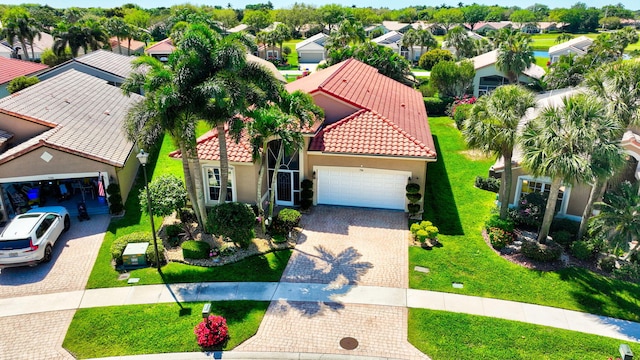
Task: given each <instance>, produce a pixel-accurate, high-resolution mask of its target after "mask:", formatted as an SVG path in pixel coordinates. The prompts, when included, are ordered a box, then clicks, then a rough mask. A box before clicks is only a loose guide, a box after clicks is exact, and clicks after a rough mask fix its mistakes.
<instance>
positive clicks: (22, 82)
mask: <svg viewBox="0 0 640 360" xmlns="http://www.w3.org/2000/svg"><path fill="white" fill-rule="evenodd" d="M39 82H40V79H38V78H37V77H35V76H29V77H26V76H18V77H17V78H14V79H13V80H11V81H9V84H8V85H7V92H9V94H13V93H14V92H18V91H20V90H22V89H26V88H28V87H29V86H31V85H35V84H37V83H39Z"/></svg>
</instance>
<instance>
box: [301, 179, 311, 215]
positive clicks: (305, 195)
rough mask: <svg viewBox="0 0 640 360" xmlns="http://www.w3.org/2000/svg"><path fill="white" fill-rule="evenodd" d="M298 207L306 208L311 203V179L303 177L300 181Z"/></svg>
mask: <svg viewBox="0 0 640 360" xmlns="http://www.w3.org/2000/svg"><path fill="white" fill-rule="evenodd" d="M300 187H301V188H302V190H301V191H300V208H301V209H302V210H308V209H309V208H310V207H311V205H313V181H311V180H309V179H304V180H302V182H301V183H300Z"/></svg>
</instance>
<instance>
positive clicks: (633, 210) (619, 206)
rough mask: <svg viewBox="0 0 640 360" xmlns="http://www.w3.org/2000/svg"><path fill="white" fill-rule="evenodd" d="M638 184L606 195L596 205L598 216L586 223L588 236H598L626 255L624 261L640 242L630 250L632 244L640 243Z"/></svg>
mask: <svg viewBox="0 0 640 360" xmlns="http://www.w3.org/2000/svg"><path fill="white" fill-rule="evenodd" d="M638 184H639V183H637V182H636V183H635V184H631V183H630V182H628V181H625V182H622V183H621V184H620V186H619V187H618V189H616V190H615V191H611V192H608V193H607V194H606V195H605V199H604V202H599V203H596V206H597V207H598V209H599V210H600V213H599V214H598V215H596V216H594V217H592V218H591V219H590V220H589V233H590V234H592V235H600V236H601V237H602V238H604V239H606V240H607V242H608V243H609V244H610V245H613V246H614V247H616V248H623V249H624V250H627V251H628V253H627V255H626V256H625V257H624V260H627V259H629V257H631V255H633V254H634V253H636V252H637V251H638V249H639V248H640V242H638V243H636V245H635V246H634V247H633V248H630V247H629V244H630V243H631V242H632V241H634V240H638V239H640V195H639V194H638Z"/></svg>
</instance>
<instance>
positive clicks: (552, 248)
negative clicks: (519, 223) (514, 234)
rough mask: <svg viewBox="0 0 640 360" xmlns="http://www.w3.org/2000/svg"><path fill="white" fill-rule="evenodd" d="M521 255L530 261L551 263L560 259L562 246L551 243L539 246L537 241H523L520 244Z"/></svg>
mask: <svg viewBox="0 0 640 360" xmlns="http://www.w3.org/2000/svg"><path fill="white" fill-rule="evenodd" d="M522 254H523V255H524V256H526V257H527V258H529V259H531V260H536V261H542V262H551V261H556V260H558V259H559V258H560V255H562V246H560V245H558V244H556V243H555V242H553V241H547V243H546V244H540V243H539V242H537V241H531V240H525V241H523V242H522Z"/></svg>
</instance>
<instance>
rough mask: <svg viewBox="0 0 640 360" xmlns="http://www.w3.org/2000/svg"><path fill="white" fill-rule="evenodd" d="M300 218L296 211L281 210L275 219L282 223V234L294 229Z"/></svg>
mask: <svg viewBox="0 0 640 360" xmlns="http://www.w3.org/2000/svg"><path fill="white" fill-rule="evenodd" d="M301 217H302V215H300V212H299V211H298V210H294V209H282V210H280V212H279V213H278V216H277V217H276V218H277V219H278V221H279V222H281V223H282V226H283V230H284V232H285V233H288V232H289V231H291V230H293V228H294V227H296V226H298V225H299V224H300V218H301Z"/></svg>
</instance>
